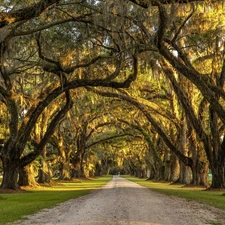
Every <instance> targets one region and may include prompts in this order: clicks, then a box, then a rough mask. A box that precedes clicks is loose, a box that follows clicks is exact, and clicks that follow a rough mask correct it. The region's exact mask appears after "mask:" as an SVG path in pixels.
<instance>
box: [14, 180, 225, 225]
mask: <svg viewBox="0 0 225 225" xmlns="http://www.w3.org/2000/svg"><path fill="white" fill-rule="evenodd" d="M216 222H220V223H216ZM15 224H20V225H117V224H118V225H119V224H124V225H127V224H130V225H181V224H182V225H209V224H218V225H219V224H222V225H225V211H222V210H219V209H215V208H212V207H209V206H205V205H202V204H199V203H196V202H193V201H191V202H190V201H187V200H185V199H182V198H178V197H174V196H167V195H163V194H160V193H156V192H153V191H151V190H149V189H147V188H144V187H142V186H140V185H138V184H135V183H133V182H131V181H128V180H126V179H124V178H121V177H118V176H114V177H113V179H112V180H111V181H110V182H109V183H108V184H107V185H106V186H104V187H103V188H101V189H99V190H97V191H94V192H92V193H91V194H89V195H86V196H82V197H79V198H76V199H71V200H69V201H66V202H64V203H61V204H59V205H57V206H55V207H54V208H51V209H44V210H42V211H40V212H39V213H37V214H34V215H31V216H29V217H28V220H26V221H23V222H21V221H18V222H17V223H15Z"/></svg>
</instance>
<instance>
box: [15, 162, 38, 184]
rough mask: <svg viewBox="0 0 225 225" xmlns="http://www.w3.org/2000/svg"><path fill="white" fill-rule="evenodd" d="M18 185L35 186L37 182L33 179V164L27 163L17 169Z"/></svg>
mask: <svg viewBox="0 0 225 225" xmlns="http://www.w3.org/2000/svg"><path fill="white" fill-rule="evenodd" d="M18 184H19V186H30V187H37V186H38V183H37V182H36V180H35V174H34V168H33V164H32V163H31V164H29V165H27V166H25V167H23V168H21V169H20V171H19V181H18Z"/></svg>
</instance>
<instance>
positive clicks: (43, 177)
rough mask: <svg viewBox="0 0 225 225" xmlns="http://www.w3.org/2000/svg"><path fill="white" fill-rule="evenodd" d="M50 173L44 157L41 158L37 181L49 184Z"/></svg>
mask: <svg viewBox="0 0 225 225" xmlns="http://www.w3.org/2000/svg"><path fill="white" fill-rule="evenodd" d="M51 177H52V173H51V171H50V169H49V166H48V163H47V162H46V161H45V159H42V168H41V169H39V170H38V183H39V184H46V183H48V184H50V183H51Z"/></svg>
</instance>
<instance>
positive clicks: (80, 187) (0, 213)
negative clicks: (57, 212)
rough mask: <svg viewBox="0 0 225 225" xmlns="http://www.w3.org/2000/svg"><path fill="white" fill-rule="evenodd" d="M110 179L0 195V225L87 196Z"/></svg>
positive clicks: (68, 183) (106, 177)
mask: <svg viewBox="0 0 225 225" xmlns="http://www.w3.org/2000/svg"><path fill="white" fill-rule="evenodd" d="M111 178H112V177H111V176H104V177H98V178H95V179H91V180H80V182H79V183H70V182H67V183H60V184H59V185H58V186H54V187H40V188H38V189H35V190H29V191H26V192H24V193H18V194H0V225H4V224H6V223H7V222H13V221H15V220H19V219H22V218H23V217H24V216H26V215H30V214H33V213H36V212H38V211H39V210H41V209H43V208H51V207H53V206H54V205H56V204H58V203H61V202H64V201H66V200H68V199H71V198H77V197H79V196H82V195H86V194H88V193H89V192H90V191H91V190H94V189H97V188H99V187H101V186H103V185H105V184H106V183H107V182H108V181H109V180H110V179H111Z"/></svg>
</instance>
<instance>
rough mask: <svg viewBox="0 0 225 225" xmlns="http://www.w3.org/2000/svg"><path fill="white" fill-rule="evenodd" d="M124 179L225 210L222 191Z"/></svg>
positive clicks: (132, 178)
mask: <svg viewBox="0 0 225 225" xmlns="http://www.w3.org/2000/svg"><path fill="white" fill-rule="evenodd" d="M124 178H126V179H128V180H131V181H133V182H135V183H138V184H140V185H142V186H144V187H147V188H151V189H152V190H155V191H158V192H161V193H164V194H167V195H175V196H178V197H182V198H186V199H188V200H195V201H198V202H200V203H205V204H208V205H211V206H214V207H216V208H220V209H223V210H225V196H224V195H223V194H224V192H222V191H206V190H205V189H204V188H199V187H184V185H178V184H170V183H161V182H153V181H146V179H138V178H135V177H130V176H124Z"/></svg>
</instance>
